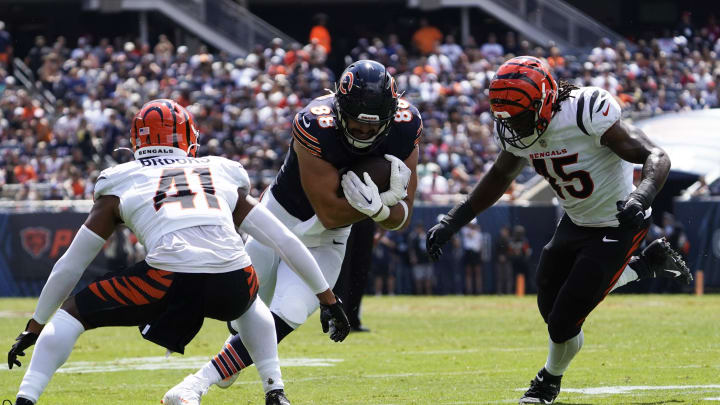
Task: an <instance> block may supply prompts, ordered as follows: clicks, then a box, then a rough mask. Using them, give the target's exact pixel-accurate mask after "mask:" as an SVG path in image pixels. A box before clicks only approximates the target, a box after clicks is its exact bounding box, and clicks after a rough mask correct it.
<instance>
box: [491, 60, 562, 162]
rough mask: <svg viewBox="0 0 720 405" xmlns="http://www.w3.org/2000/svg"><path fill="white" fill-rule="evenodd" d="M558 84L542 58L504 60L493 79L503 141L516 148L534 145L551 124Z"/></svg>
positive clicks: (494, 105)
mask: <svg viewBox="0 0 720 405" xmlns="http://www.w3.org/2000/svg"><path fill="white" fill-rule="evenodd" d="M557 96H558V86H557V83H556V82H555V79H553V77H552V75H551V74H550V72H549V71H548V69H547V68H546V67H545V65H544V64H543V63H542V62H541V61H540V59H537V58H534V57H532V56H518V57H516V58H512V59H510V60H508V61H507V62H505V63H503V64H502V66H500V68H499V69H498V71H497V73H496V74H495V77H494V78H493V80H492V81H491V82H490V108H491V109H492V113H493V116H494V118H495V121H496V127H497V131H498V135H499V136H500V140H501V141H502V142H503V145H504V144H505V143H508V144H510V145H512V146H514V147H516V148H519V149H525V148H529V147H530V146H532V145H533V144H534V143H535V142H537V140H538V139H540V136H542V134H543V133H545V130H546V129H547V127H548V125H550V120H551V119H552V116H553V105H554V104H555V102H556V100H557Z"/></svg>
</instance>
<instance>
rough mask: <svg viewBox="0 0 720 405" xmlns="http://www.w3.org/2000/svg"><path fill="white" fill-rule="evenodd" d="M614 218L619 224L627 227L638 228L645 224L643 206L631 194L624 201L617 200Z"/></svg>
mask: <svg viewBox="0 0 720 405" xmlns="http://www.w3.org/2000/svg"><path fill="white" fill-rule="evenodd" d="M616 204H617V210H618V211H619V212H618V213H617V214H615V218H617V219H618V222H620V226H621V227H624V228H629V229H640V228H641V227H642V226H643V225H644V224H645V206H644V205H643V203H642V202H640V201H638V200H637V199H636V198H634V197H633V195H632V194H630V196H629V197H628V198H627V199H626V200H625V201H618V202H617V203H616Z"/></svg>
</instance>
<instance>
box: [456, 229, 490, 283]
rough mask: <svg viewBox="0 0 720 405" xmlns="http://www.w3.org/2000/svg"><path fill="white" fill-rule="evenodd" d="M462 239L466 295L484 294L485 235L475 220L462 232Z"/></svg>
mask: <svg viewBox="0 0 720 405" xmlns="http://www.w3.org/2000/svg"><path fill="white" fill-rule="evenodd" d="M460 234H461V238H462V267H463V268H464V269H465V294H482V293H483V266H482V256H481V254H482V249H483V246H484V245H485V243H484V240H483V239H484V235H483V233H482V230H481V229H480V225H478V223H477V219H476V218H475V219H473V220H472V221H470V223H469V224H467V225H465V226H464V227H463V228H462V229H461V230H460Z"/></svg>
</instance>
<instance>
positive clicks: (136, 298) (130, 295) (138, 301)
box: [112, 277, 150, 305]
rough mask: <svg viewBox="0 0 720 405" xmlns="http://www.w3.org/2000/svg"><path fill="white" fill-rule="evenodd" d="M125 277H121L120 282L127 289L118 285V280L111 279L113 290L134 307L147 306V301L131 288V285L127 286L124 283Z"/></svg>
mask: <svg viewBox="0 0 720 405" xmlns="http://www.w3.org/2000/svg"><path fill="white" fill-rule="evenodd" d="M125 280H126V279H125V277H122V281H124V282H125V284H127V285H128V286H127V287H124V286H123V285H122V284H120V279H119V278H114V279H112V282H113V285H114V286H115V289H116V290H118V291H119V292H120V294H122V295H124V296H125V298H127V299H129V300H130V301H132V303H133V304H135V305H147V304H149V303H150V301H148V300H147V298H145V297H143V296H142V294H140V293H139V292H138V290H136V289H135V288H133V287H132V285H131V284H128V283H127V281H125Z"/></svg>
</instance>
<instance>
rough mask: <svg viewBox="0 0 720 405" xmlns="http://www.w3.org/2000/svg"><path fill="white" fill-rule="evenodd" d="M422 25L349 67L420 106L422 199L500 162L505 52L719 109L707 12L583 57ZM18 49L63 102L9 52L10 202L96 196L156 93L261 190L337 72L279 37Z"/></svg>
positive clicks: (628, 99)
mask: <svg viewBox="0 0 720 405" xmlns="http://www.w3.org/2000/svg"><path fill="white" fill-rule="evenodd" d="M422 24H423V25H424V26H423V27H421V29H419V30H418V32H416V34H415V36H413V41H412V42H413V43H412V44H401V43H400V41H399V40H398V37H397V36H396V35H389V36H388V37H387V38H382V39H381V38H372V39H365V38H361V39H360V40H359V41H358V43H357V46H356V47H355V48H354V49H352V51H351V52H350V55H347V56H346V61H347V62H348V63H349V62H350V61H352V60H357V59H361V58H369V59H375V60H378V61H380V62H382V63H384V64H385V65H386V66H388V67H389V68H390V70H391V72H392V73H393V74H394V75H395V77H396V79H397V80H398V83H399V88H400V89H401V90H402V91H404V97H406V98H407V99H409V100H410V101H411V102H413V103H415V104H416V105H417V106H418V108H419V110H420V111H421V113H422V115H423V120H424V127H425V131H424V137H423V141H422V145H421V162H420V165H419V167H418V175H419V177H420V182H419V187H418V192H419V194H420V195H419V198H420V199H421V200H426V201H427V200H437V201H447V199H446V198H447V196H448V195H454V194H457V193H459V192H463V191H466V190H467V188H468V185H469V184H473V183H474V182H475V181H476V180H477V178H478V177H479V176H480V175H481V174H482V173H483V171H484V169H485V168H486V167H487V166H488V165H489V164H490V163H491V162H492V161H493V158H494V157H495V155H496V153H497V152H498V146H497V145H496V143H495V141H494V140H493V137H492V129H493V127H492V126H493V121H492V117H491V115H490V114H489V103H488V99H487V86H488V83H489V80H490V79H491V78H492V74H493V72H494V71H495V69H496V68H497V67H498V66H499V64H501V63H502V61H503V60H505V59H506V58H507V57H509V55H518V54H530V55H535V56H538V57H542V58H545V59H546V60H547V62H548V64H549V65H550V66H551V67H552V68H553V70H554V73H555V75H556V78H558V79H560V80H568V81H572V82H575V83H576V84H578V85H594V86H599V87H603V88H605V89H607V90H608V91H610V92H611V93H612V94H614V95H615V96H616V97H617V98H618V100H619V101H620V102H621V104H622V106H623V108H624V110H625V112H626V113H627V114H628V115H630V116H632V117H636V116H649V115H654V114H658V113H661V112H665V111H680V110H688V109H701V108H712V107H717V106H718V93H717V86H716V83H718V81H720V64H719V63H718V56H717V55H718V54H719V53H720V26H719V25H718V24H717V23H716V22H715V21H714V19H713V18H711V19H709V21H708V23H707V25H705V26H704V27H702V28H700V29H695V28H694V27H692V26H690V25H688V27H687V29H685V30H680V31H681V32H680V34H679V35H677V36H675V37H668V38H656V39H653V40H651V41H644V40H639V41H637V43H636V47H635V48H634V50H630V49H629V48H628V46H627V45H626V44H625V43H622V42H620V43H617V44H611V43H609V41H605V40H604V41H602V42H601V43H600V44H598V46H597V47H596V48H594V49H592V51H591V52H590V53H589V54H587V55H583V56H571V55H563V54H562V53H561V51H560V50H559V49H558V48H557V47H555V46H551V47H548V48H544V47H532V46H531V45H530V43H529V42H528V41H526V40H518V39H517V38H516V35H515V33H514V32H508V33H507V34H506V35H505V36H504V40H503V41H502V43H500V42H498V38H497V36H496V35H495V34H493V33H491V34H489V35H488V37H487V41H486V42H484V43H476V42H475V41H474V40H472V38H471V42H470V43H469V44H468V45H467V46H465V47H462V46H460V45H459V44H457V43H456V40H455V38H454V37H453V36H452V35H443V34H442V33H441V32H440V31H439V30H437V29H436V28H434V27H431V26H429V25H428V23H427V21H423V22H422ZM22 56H23V59H24V61H25V63H26V64H27V65H28V66H29V68H30V70H31V71H32V72H33V74H34V76H35V77H34V78H35V80H36V82H37V83H38V86H39V88H41V89H44V90H47V91H49V92H50V93H51V94H52V96H54V98H55V99H56V101H55V103H54V107H55V114H51V113H50V111H48V109H47V108H45V107H44V103H43V102H41V101H40V100H39V99H38V98H33V97H32V96H31V95H30V94H29V93H28V92H27V91H26V90H25V88H23V87H22V86H21V85H20V83H19V82H18V81H16V80H15V78H14V77H13V76H11V75H9V74H8V70H9V62H10V61H9V60H5V61H0V86H1V88H0V91H1V92H2V100H1V101H0V186H2V187H3V189H4V190H3V194H2V196H3V197H4V198H11V199H15V200H28V199H29V200H48V199H87V198H91V195H92V193H91V192H92V188H93V184H94V180H95V178H96V177H97V175H98V173H99V170H101V169H103V168H104V167H106V166H108V165H111V164H114V163H116V162H124V161H127V160H129V159H131V155H132V154H131V153H129V152H128V151H127V150H125V149H122V148H127V147H129V141H128V137H127V125H128V122H129V120H130V118H131V117H132V114H133V113H134V112H135V111H136V109H137V108H138V107H139V106H140V105H142V103H143V102H144V101H146V100H148V99H151V98H160V97H164V98H172V99H174V100H176V101H178V102H179V103H180V104H182V105H183V106H187V107H188V108H189V109H190V111H191V112H192V113H193V114H194V116H195V118H196V121H197V122H198V124H199V127H200V128H199V129H200V132H201V134H202V137H201V144H202V149H201V153H202V154H216V155H222V156H226V157H229V158H232V159H236V160H238V161H240V162H242V163H243V165H244V166H245V167H246V168H247V169H248V171H249V172H250V174H251V178H253V179H256V181H257V184H256V189H255V192H259V191H258V190H262V189H263V188H264V187H265V185H267V184H268V182H269V181H271V179H272V178H273V177H274V175H275V173H276V172H277V170H278V169H279V166H280V165H281V163H282V159H283V157H284V155H285V152H286V150H287V148H288V144H289V140H290V135H289V133H290V132H289V129H290V123H291V120H292V118H293V116H294V114H295V112H296V111H297V110H299V109H300V108H301V107H302V106H303V105H304V104H305V103H307V102H308V101H309V100H311V99H312V98H314V97H317V96H319V95H322V94H324V93H325V91H327V90H326V89H333V87H334V81H335V79H336V77H335V74H334V72H333V71H331V70H330V69H329V68H328V67H327V64H326V59H327V55H326V53H325V49H324V47H323V46H322V45H320V44H319V42H318V41H312V42H311V43H310V44H307V45H305V46H300V45H298V44H294V45H285V44H283V43H282V41H280V40H275V41H273V42H272V43H271V44H269V45H268V46H267V47H257V48H256V49H255V50H254V51H253V52H252V53H250V54H249V55H247V56H246V57H244V58H235V57H230V56H229V55H227V54H223V53H215V54H213V53H210V52H208V50H207V49H206V48H205V47H200V48H199V49H198V50H197V51H196V52H190V51H189V49H188V48H187V47H186V46H177V47H176V46H175V45H174V44H172V43H171V42H170V41H169V40H168V38H167V37H166V36H165V35H160V37H159V38H158V40H157V42H156V44H155V45H154V47H151V46H150V45H149V44H140V43H137V42H133V41H126V40H125V39H123V38H115V39H114V40H109V39H106V38H103V39H100V40H99V41H97V42H94V41H92V40H91V39H90V38H88V37H80V38H79V40H78V41H77V44H75V45H74V46H71V45H70V44H68V43H67V41H66V40H65V38H64V37H57V38H55V39H54V41H53V42H52V43H49V42H47V41H46V39H45V38H44V37H42V36H38V37H37V38H36V40H35V46H34V47H33V48H32V49H30V51H29V52H28V54H27V55H22ZM530 175H531V174H530V173H528V176H526V177H525V178H527V177H529V176H530ZM522 179H523V177H522V176H521V178H520V180H521V182H522ZM8 185H9V186H8ZM13 185H15V186H13ZM521 187H522V186H519V187H516V188H514V189H511V190H515V191H517V190H518V189H519V188H521ZM509 197H510V198H512V195H510V196H509Z"/></svg>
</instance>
